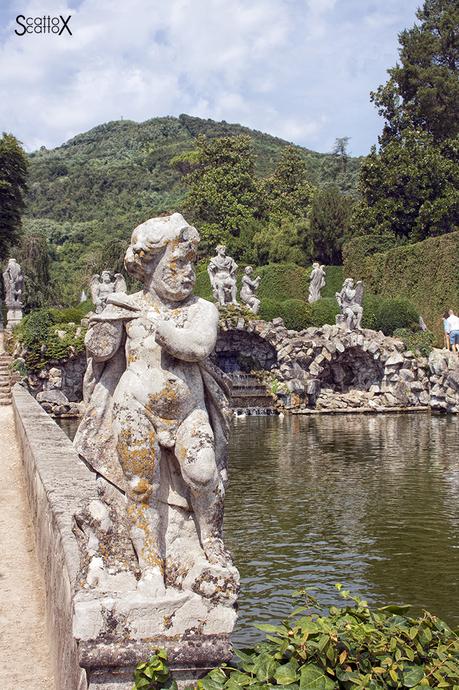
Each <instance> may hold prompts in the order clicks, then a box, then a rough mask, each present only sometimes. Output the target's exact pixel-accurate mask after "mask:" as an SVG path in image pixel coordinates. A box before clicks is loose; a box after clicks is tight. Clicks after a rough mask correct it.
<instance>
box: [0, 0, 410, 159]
mask: <svg viewBox="0 0 459 690" xmlns="http://www.w3.org/2000/svg"><path fill="white" fill-rule="evenodd" d="M44 4H45V6H46V12H47V13H49V14H57V15H58V14H62V15H64V16H67V15H68V14H71V15H72V19H71V21H70V24H69V26H70V28H71V29H72V31H73V36H71V37H70V36H65V35H63V36H48V35H44V36H40V35H39V36H25V37H18V36H16V35H15V34H14V33H13V29H14V26H15V25H14V20H15V17H16V15H17V14H19V13H20V14H25V15H26V16H37V15H38V16H39V15H41V14H42V13H43V2H42V0H26V1H25V2H23V0H13V1H12V2H10V3H9V4H7V6H6V7H5V5H3V7H2V14H1V17H2V18H3V19H4V21H5V25H6V24H8V23H9V26H6V29H5V30H4V31H2V33H1V34H0V36H2V38H3V42H2V43H1V44H0V127H1V128H2V129H6V130H9V131H13V132H14V133H15V134H16V135H17V136H18V137H19V138H20V139H22V140H23V141H24V142H25V144H26V145H27V147H28V148H34V147H37V146H39V145H41V144H45V145H47V146H55V145H58V144H59V143H61V142H62V141H64V140H65V139H67V138H68V137H70V136H73V135H74V134H77V133H78V132H80V131H84V130H86V129H89V128H90V127H92V126H95V125H96V124H99V123H101V122H104V121H107V120H113V119H118V118H120V117H121V116H124V117H125V118H130V119H134V120H144V119H147V118H150V117H154V116H157V115H166V114H174V115H178V114H179V113H181V112H188V113H190V114H195V115H199V116H203V117H213V118H216V119H225V120H227V121H240V122H241V123H242V124H246V125H248V126H252V127H254V128H256V129H261V130H265V131H269V132H271V133H273V134H276V135H278V136H282V137H285V138H286V139H288V140H292V141H296V142H298V143H302V144H304V145H306V146H309V147H310V148H318V149H320V150H326V149H328V148H329V146H330V145H331V144H330V142H333V140H334V138H335V137H336V136H344V135H348V136H351V137H352V141H351V144H352V145H353V149H354V151H355V152H356V153H365V152H366V150H368V148H369V146H370V144H371V143H372V142H373V141H375V140H376V136H377V133H378V131H379V129H380V123H378V122H377V119H376V115H375V112H374V109H373V106H371V104H370V103H369V98H368V93H369V91H370V90H371V89H372V88H375V87H376V86H378V84H379V83H381V82H382V81H384V79H385V70H386V69H387V68H388V67H390V66H391V65H392V64H394V62H395V60H396V58H397V50H396V49H397V33H398V31H400V30H401V29H402V28H404V27H405V26H408V25H410V24H412V23H413V21H414V10H415V7H416V4H417V0H407V1H406V3H405V4H404V6H403V7H401V6H400V5H401V3H399V2H398V0H372V2H371V3H369V5H370V7H369V8H368V10H367V11H365V9H364V11H362V4H363V3H362V0H250V2H246V0H167V2H164V0H154V1H153V2H152V0H130V2H125V1H124V0H123V1H122V0H73V1H72V0H46V2H45V3H44Z"/></svg>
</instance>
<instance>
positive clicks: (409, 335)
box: [393, 328, 436, 357]
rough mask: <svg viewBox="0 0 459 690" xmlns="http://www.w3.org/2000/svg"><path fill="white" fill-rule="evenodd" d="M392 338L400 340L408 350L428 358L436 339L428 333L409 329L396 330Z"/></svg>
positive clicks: (432, 334)
mask: <svg viewBox="0 0 459 690" xmlns="http://www.w3.org/2000/svg"><path fill="white" fill-rule="evenodd" d="M393 335H394V338H400V340H402V341H403V342H404V343H405V345H406V347H407V348H408V350H411V351H412V352H419V353H420V354H421V355H423V356H424V357H428V356H429V354H430V353H431V352H432V348H433V346H434V345H435V341H436V337H435V334H434V333H431V332H430V331H411V330H410V329H409V328H398V329H397V330H396V331H394V333H393Z"/></svg>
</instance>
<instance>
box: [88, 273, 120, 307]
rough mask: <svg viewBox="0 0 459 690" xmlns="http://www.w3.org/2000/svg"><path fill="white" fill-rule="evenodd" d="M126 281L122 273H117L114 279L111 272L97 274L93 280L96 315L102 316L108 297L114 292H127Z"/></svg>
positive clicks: (92, 288)
mask: <svg viewBox="0 0 459 690" xmlns="http://www.w3.org/2000/svg"><path fill="white" fill-rule="evenodd" d="M126 291H127V287H126V281H125V280H124V278H123V276H122V275H121V273H115V275H114V276H113V277H112V274H111V273H110V271H102V273H101V274H100V276H99V274H98V273H96V274H95V275H93V277H92V278H91V298H92V301H93V303H94V307H95V311H96V314H100V313H101V311H103V310H104V309H105V306H106V304H107V299H108V296H109V295H111V294H112V293H114V292H126Z"/></svg>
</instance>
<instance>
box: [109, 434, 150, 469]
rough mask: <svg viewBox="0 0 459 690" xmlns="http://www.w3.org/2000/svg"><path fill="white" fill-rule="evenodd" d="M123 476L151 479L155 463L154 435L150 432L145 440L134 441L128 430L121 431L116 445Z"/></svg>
mask: <svg viewBox="0 0 459 690" xmlns="http://www.w3.org/2000/svg"><path fill="white" fill-rule="evenodd" d="M116 450H117V452H118V457H119V460H120V463H121V467H122V468H123V472H124V474H125V475H126V476H127V477H128V479H132V477H135V476H137V477H141V478H147V479H149V478H153V476H154V473H155V469H156V463H157V457H156V453H157V446H156V434H155V432H154V431H153V430H151V431H150V433H149V434H148V437H147V438H139V439H136V438H134V437H133V435H132V432H131V431H130V430H129V429H123V430H122V431H121V432H120V434H119V435H118V441H117V444H116Z"/></svg>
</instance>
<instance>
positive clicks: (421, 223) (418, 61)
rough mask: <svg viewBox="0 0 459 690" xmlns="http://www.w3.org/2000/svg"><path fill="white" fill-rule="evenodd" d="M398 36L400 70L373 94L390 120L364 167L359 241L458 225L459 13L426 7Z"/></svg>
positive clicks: (420, 235) (434, 3) (447, 3)
mask: <svg viewBox="0 0 459 690" xmlns="http://www.w3.org/2000/svg"><path fill="white" fill-rule="evenodd" d="M417 17H418V19H419V20H420V22H421V23H420V24H419V25H416V26H414V27H413V28H412V29H409V30H406V31H403V32H402V33H401V34H400V37H399V40H400V58H401V64H400V65H396V67H394V68H393V69H391V70H389V80H388V82H387V83H386V84H385V85H384V86H381V87H379V89H378V90H377V91H376V92H375V93H374V94H372V99H373V101H374V102H375V104H376V105H377V107H378V109H379V112H380V114H381V115H383V117H384V118H385V125H384V129H383V133H382V135H381V137H380V149H379V151H377V150H376V148H373V149H372V151H371V153H370V155H369V156H368V157H367V159H366V160H365V161H364V163H363V165H362V167H361V172H360V180H359V188H360V192H361V201H360V203H359V204H357V206H356V208H355V213H354V216H353V219H352V223H351V225H352V230H353V232H354V233H355V234H358V235H361V234H367V233H375V234H377V235H385V234H387V233H388V232H389V233H393V234H394V236H396V237H397V238H402V239H405V240H408V241H418V240H421V239H424V238H426V237H429V236H432V235H439V234H442V233H446V232H450V231H451V230H453V229H454V227H455V225H457V224H459V191H458V189H459V184H458V183H459V71H458V69H459V7H458V5H457V2H456V0H454V1H453V0H425V2H424V5H423V7H422V8H421V9H419V10H418V12H417Z"/></svg>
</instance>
